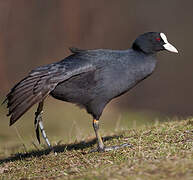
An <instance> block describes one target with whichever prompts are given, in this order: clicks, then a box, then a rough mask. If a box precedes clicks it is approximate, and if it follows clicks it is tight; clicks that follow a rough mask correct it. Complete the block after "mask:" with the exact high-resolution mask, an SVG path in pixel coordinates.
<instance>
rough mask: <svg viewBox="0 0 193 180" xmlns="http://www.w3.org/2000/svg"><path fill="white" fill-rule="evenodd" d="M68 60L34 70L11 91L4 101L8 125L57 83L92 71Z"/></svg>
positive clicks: (91, 66) (88, 65) (90, 67)
mask: <svg viewBox="0 0 193 180" xmlns="http://www.w3.org/2000/svg"><path fill="white" fill-rule="evenodd" d="M68 60H69V61H68ZM68 60H66V62H65V60H64V61H61V62H59V63H53V64H49V65H46V66H42V67H39V68H36V69H35V70H33V71H31V72H30V73H29V74H28V76H27V77H25V78H24V79H23V80H21V81H20V82H19V83H17V84H16V85H15V86H14V87H13V88H12V89H11V91H10V92H9V94H8V95H7V96H6V100H5V101H7V107H8V109H9V113H8V116H10V115H11V118H10V125H12V124H13V123H15V122H16V121H17V120H18V119H19V118H20V117H21V116H22V115H23V114H24V113H25V112H26V111H27V110H29V109H30V108H31V107H32V106H33V105H34V104H36V103H39V102H41V101H43V100H44V99H45V98H46V97H47V96H48V94H49V93H50V92H51V91H52V90H53V89H54V88H55V87H56V86H57V84H58V83H60V82H62V81H65V80H67V79H69V78H70V77H72V76H75V75H78V74H81V73H84V72H88V71H91V70H93V69H94V67H93V65H92V64H90V63H88V62H86V61H82V62H81V61H79V60H77V61H76V60H73V59H72V61H71V59H68Z"/></svg>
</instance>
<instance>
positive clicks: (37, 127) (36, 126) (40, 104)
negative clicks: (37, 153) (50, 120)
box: [34, 101, 51, 148]
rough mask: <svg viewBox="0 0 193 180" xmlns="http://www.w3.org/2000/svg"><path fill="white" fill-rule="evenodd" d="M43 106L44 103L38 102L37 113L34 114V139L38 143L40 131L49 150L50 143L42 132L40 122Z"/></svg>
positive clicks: (43, 131)
mask: <svg viewBox="0 0 193 180" xmlns="http://www.w3.org/2000/svg"><path fill="white" fill-rule="evenodd" d="M43 105H44V102H43V101H42V102H40V103H39V105H38V108H37V111H36V112H35V121H34V124H35V128H36V137H37V139H38V142H39V143H40V133H39V129H40V130H41V133H42V136H43V138H44V140H45V141H46V144H47V145H48V147H49V148H51V145H50V142H49V140H48V138H47V136H46V132H45V130H44V126H43V122H42V113H43Z"/></svg>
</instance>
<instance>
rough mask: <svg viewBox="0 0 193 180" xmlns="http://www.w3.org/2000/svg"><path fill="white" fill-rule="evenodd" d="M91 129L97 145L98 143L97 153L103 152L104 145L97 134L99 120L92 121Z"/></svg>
mask: <svg viewBox="0 0 193 180" xmlns="http://www.w3.org/2000/svg"><path fill="white" fill-rule="evenodd" d="M93 128H94V131H95V134H96V138H97V143H98V149H97V150H98V151H99V152H103V151H104V144H103V140H102V138H101V135H100V133H99V120H96V119H93Z"/></svg>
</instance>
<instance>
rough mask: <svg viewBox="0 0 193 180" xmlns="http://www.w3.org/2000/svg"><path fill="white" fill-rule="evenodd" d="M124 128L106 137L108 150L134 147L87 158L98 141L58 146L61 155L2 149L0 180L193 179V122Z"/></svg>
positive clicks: (87, 140)
mask: <svg viewBox="0 0 193 180" xmlns="http://www.w3.org/2000/svg"><path fill="white" fill-rule="evenodd" d="M120 129H121V128H119V129H117V131H116V132H115V131H114V134H110V133H109V132H104V131H103V132H102V135H103V137H104V140H105V145H107V146H109V145H116V144H122V143H127V142H129V143H131V144H132V147H131V148H123V149H121V150H117V151H114V152H105V153H98V152H96V153H89V151H90V150H91V149H92V148H94V147H96V141H95V139H93V137H94V136H93V135H91V136H90V135H88V134H86V135H87V136H88V138H87V139H85V138H81V139H80V140H81V141H80V140H76V141H75V142H71V143H64V144H63V143H62V144H60V145H55V146H54V149H55V151H56V152H57V155H55V154H54V153H53V152H50V151H49V150H48V149H46V148H45V147H43V146H41V148H39V149H36V148H35V147H33V146H32V145H29V147H28V145H26V144H25V140H23V144H24V145H23V147H22V146H16V147H15V149H14V150H12V149H9V148H10V147H12V148H13V147H14V145H13V144H12V146H11V145H10V146H8V147H7V148H8V149H6V147H4V151H5V152H4V151H3V150H2V149H1V160H0V163H1V165H0V176H1V179H6V180H7V179H20V178H34V179H92V180H93V179H102V180H103V179H128V180H130V179H131V180H140V179H147V180H154V179H155V180H157V179H164V180H165V179H175V180H176V179H180V180H181V179H183V180H184V179H193V119H191V118H189V119H187V120H182V121H178V120H176V121H171V122H163V123H160V122H155V123H153V124H152V125H148V126H140V128H134V129H130V130H120ZM80 134H81V133H80ZM21 138H23V137H21ZM8 139H9V138H8ZM56 139H57V138H56ZM71 141H73V140H72V139H71ZM66 142H67V141H66ZM20 143H21V142H20ZM21 144H22V143H21ZM6 151H7V152H6ZM13 152H14V154H12V155H10V153H13ZM16 152H17V153H16Z"/></svg>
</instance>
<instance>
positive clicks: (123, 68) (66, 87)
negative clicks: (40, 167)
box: [51, 49, 156, 114]
mask: <svg viewBox="0 0 193 180" xmlns="http://www.w3.org/2000/svg"><path fill="white" fill-rule="evenodd" d="M77 59H79V61H88V62H89V63H90V64H92V66H93V67H94V69H93V70H91V71H88V72H85V73H82V74H80V75H77V76H73V77H71V78H69V79H68V80H65V81H63V82H61V83H59V84H58V85H57V86H56V87H55V89H54V90H53V91H52V92H51V95H52V96H53V97H55V98H57V99H60V100H63V101H67V102H72V103H75V104H78V105H80V106H83V107H85V108H86V109H87V111H88V112H89V113H91V114H100V112H101V111H102V110H103V108H104V106H105V105H106V104H107V103H108V102H109V101H110V100H111V99H113V98H115V97H117V96H120V95H121V94H123V93H125V92H127V91H128V90H129V89H130V88H132V87H133V86H135V84H137V83H138V82H139V81H141V80H143V79H144V78H145V77H147V76H148V75H150V74H151V73H152V71H153V69H154V67H155V63H156V61H155V59H154V58H153V57H151V58H150V57H149V58H146V57H145V56H143V55H142V54H136V52H135V51H133V50H131V49H129V50H122V51H117V50H115V51H114V50H102V49H100V50H87V51H78V52H77V53H75V54H73V55H72V56H69V57H67V58H66V59H65V60H63V61H62V62H61V63H64V64H65V63H66V62H67V61H70V62H71V63H73V62H74V63H75V62H76V61H77Z"/></svg>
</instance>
